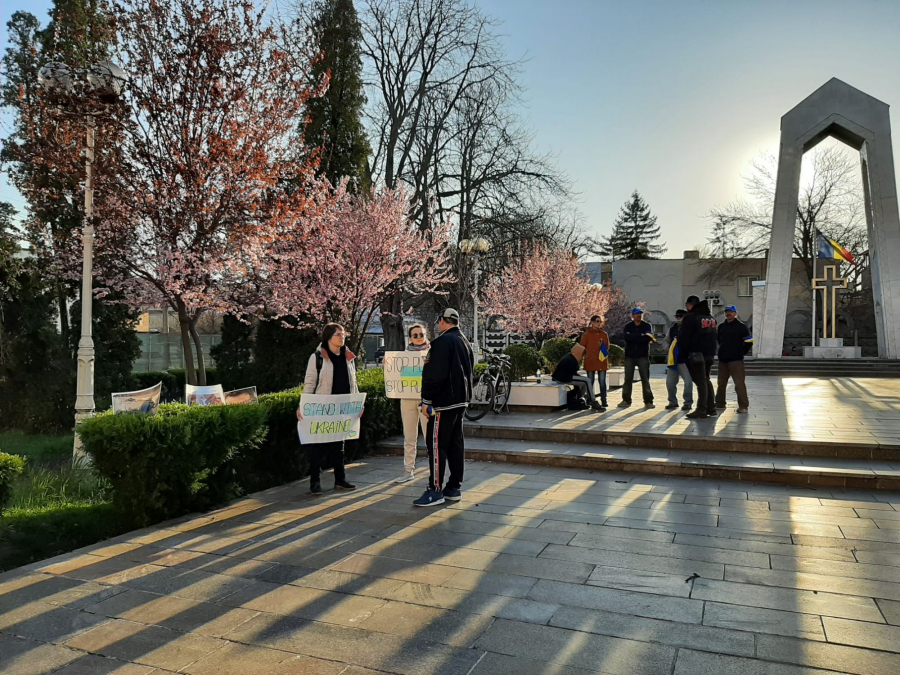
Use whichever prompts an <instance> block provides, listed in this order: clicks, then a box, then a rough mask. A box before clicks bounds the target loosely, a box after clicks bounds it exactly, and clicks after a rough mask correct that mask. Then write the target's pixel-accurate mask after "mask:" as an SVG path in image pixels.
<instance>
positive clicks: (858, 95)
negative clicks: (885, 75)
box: [753, 78, 900, 359]
mask: <svg viewBox="0 0 900 675" xmlns="http://www.w3.org/2000/svg"><path fill="white" fill-rule="evenodd" d="M829 136H833V137H835V138H837V139H838V140H840V141H843V142H844V143H846V144H847V145H849V146H850V147H852V148H854V149H856V150H859V158H860V162H861V168H862V179H863V192H864V196H865V209H866V223H867V225H868V234H869V252H870V265H871V272H872V293H873V295H874V296H875V325H876V329H877V331H878V355H879V356H880V357H882V358H891V359H896V358H900V211H898V207H897V181H896V178H895V176H894V156H893V149H892V147H891V121H890V115H889V110H888V105H887V104H886V103H882V102H881V101H879V100H878V99H875V98H872V97H871V96H869V95H868V94H865V93H863V92H861V91H859V90H858V89H854V88H853V87H851V86H850V85H849V84H847V83H845V82H841V81H840V80H838V79H836V78H832V79H831V80H829V81H828V82H826V83H825V84H824V85H823V86H822V87H820V88H819V89H817V90H816V91H815V92H813V93H812V94H811V95H810V96H809V97H807V98H806V99H805V100H804V101H802V102H801V103H800V104H799V105H797V107H795V108H794V109H793V110H791V111H790V112H788V113H787V114H785V115H784V117H782V118H781V150H780V152H779V156H778V178H777V183H776V187H775V210H774V212H773V215H772V243H771V245H770V246H769V261H768V271H767V274H766V286H765V288H764V289H760V295H761V296H762V298H761V299H762V302H763V307H764V311H763V312H762V314H759V315H757V314H756V312H754V317H753V318H754V326H753V332H754V336H755V337H756V340H757V345H758V355H759V356H761V357H768V358H773V357H775V358H777V357H780V356H781V352H782V345H783V344H784V324H785V316H786V313H787V304H788V294H789V290H790V275H791V254H792V251H793V242H794V228H795V222H796V218H797V200H798V193H799V190H800V165H801V161H802V159H803V154H804V153H805V152H807V151H808V150H811V149H812V148H814V147H815V146H816V145H817V144H818V143H820V142H821V141H823V140H824V139H826V138H828V137H829ZM763 294H764V295H763ZM755 302H756V300H755V298H754V303H755ZM834 339H837V338H834ZM821 346H822V347H825V345H821ZM828 348H829V349H837V346H836V345H835V346H829V347H828ZM841 349H845V348H843V345H841ZM846 349H851V348H846Z"/></svg>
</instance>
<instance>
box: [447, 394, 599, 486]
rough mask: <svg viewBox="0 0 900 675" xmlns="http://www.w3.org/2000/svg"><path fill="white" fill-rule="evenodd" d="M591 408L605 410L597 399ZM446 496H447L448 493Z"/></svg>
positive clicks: (597, 410) (592, 402)
mask: <svg viewBox="0 0 900 675" xmlns="http://www.w3.org/2000/svg"><path fill="white" fill-rule="evenodd" d="M591 410H594V411H596V412H603V410H604V408H603V406H602V405H600V404H599V403H597V401H591ZM444 496H445V497H446V495H444Z"/></svg>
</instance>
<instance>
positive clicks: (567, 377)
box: [553, 345, 605, 412]
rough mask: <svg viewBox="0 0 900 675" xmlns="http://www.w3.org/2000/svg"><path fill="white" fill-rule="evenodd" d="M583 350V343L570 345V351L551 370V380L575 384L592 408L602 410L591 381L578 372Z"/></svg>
mask: <svg viewBox="0 0 900 675" xmlns="http://www.w3.org/2000/svg"><path fill="white" fill-rule="evenodd" d="M585 351H586V350H585V348H584V345H575V346H574V347H572V351H571V352H569V353H568V354H566V355H565V356H563V357H562V358H561V359H560V360H559V363H557V364H556V369H555V370H554V371H553V381H554V382H559V383H560V384H573V385H575V386H576V387H578V388H579V389H581V390H582V391H583V392H584V394H585V396H587V400H588V403H590V404H591V408H592V409H593V410H596V411H597V412H603V411H604V410H605V408H603V406H601V405H600V404H599V403H597V398H596V397H595V396H594V387H593V386H592V385H593V382H591V380H590V379H589V378H587V377H585V376H584V375H579V374H578V368H579V366H580V365H581V359H583V358H584V354H585Z"/></svg>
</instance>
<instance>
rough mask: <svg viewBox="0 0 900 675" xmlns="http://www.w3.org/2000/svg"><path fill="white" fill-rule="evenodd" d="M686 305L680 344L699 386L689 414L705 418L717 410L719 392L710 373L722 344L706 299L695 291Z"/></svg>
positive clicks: (695, 381) (679, 337)
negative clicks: (716, 391) (693, 407)
mask: <svg viewBox="0 0 900 675" xmlns="http://www.w3.org/2000/svg"><path fill="white" fill-rule="evenodd" d="M684 306H685V308H686V309H687V311H688V313H687V314H686V315H685V316H684V319H683V320H682V322H681V329H680V330H679V331H678V346H679V348H680V349H681V354H682V355H683V356H684V358H685V359H686V360H687V364H688V370H690V372H691V379H693V380H694V384H695V385H696V387H697V407H696V409H695V410H694V412H692V413H689V414H688V417H689V418H690V419H692V420H693V419H702V418H704V417H709V416H710V415H712V416H715V414H716V394H715V390H714V389H713V385H712V381H711V380H710V379H709V374H710V371H712V366H713V361H714V360H715V358H716V351H717V350H718V347H719V344H718V337H717V332H716V328H717V324H716V320H715V319H714V318H713V317H712V315H711V314H710V312H709V303H708V302H707V301H706V300H704V301H702V302H701V301H700V298H698V297H697V296H696V295H692V296H690V297H689V298H688V299H687V301H686V302H685V303H684Z"/></svg>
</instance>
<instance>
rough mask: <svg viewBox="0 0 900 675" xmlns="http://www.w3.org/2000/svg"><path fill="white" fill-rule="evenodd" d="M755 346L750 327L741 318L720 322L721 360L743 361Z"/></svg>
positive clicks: (723, 361) (727, 361)
mask: <svg viewBox="0 0 900 675" xmlns="http://www.w3.org/2000/svg"><path fill="white" fill-rule="evenodd" d="M752 346H753V338H751V337H750V329H749V328H747V324H745V323H744V322H743V321H741V320H740V319H735V320H734V321H732V322H730V323H729V322H728V321H726V322H725V323H722V324H719V361H721V362H722V363H730V362H732V361H743V360H744V356H746V355H747V354H748V353H749V352H750V349H751V348H752Z"/></svg>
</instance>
